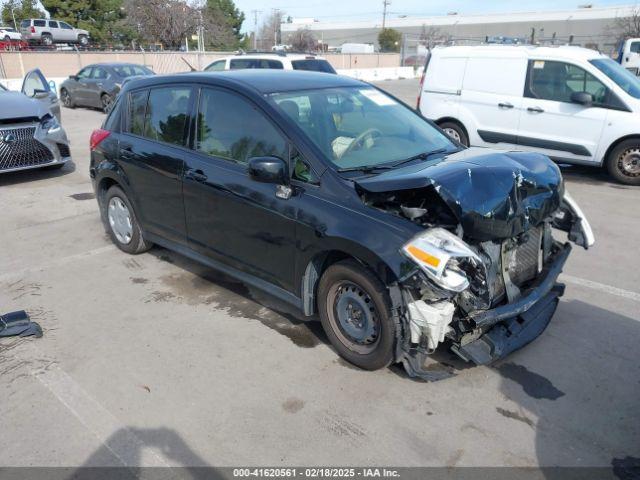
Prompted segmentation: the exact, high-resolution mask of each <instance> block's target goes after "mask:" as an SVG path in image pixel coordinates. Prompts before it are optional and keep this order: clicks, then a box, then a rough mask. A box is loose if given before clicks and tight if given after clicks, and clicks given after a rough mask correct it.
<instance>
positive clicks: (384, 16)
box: [382, 0, 391, 30]
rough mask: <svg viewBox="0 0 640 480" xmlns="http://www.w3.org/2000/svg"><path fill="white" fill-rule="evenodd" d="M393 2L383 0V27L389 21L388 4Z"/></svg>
mask: <svg viewBox="0 0 640 480" xmlns="http://www.w3.org/2000/svg"><path fill="white" fill-rule="evenodd" d="M390 4H391V0H382V29H383V30H384V27H385V25H386V23H387V6H389V5H390Z"/></svg>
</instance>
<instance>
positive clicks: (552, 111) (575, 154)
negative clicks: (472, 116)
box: [518, 59, 614, 163]
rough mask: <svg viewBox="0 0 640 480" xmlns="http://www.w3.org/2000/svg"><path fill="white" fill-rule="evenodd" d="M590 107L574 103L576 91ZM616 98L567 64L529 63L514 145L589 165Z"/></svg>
mask: <svg viewBox="0 0 640 480" xmlns="http://www.w3.org/2000/svg"><path fill="white" fill-rule="evenodd" d="M581 92H585V93H588V94H590V95H591V96H592V98H593V104H592V105H583V104H580V103H576V101H575V100H576V96H575V94H576V93H581ZM613 95H614V94H613V93H612V92H611V91H610V90H609V89H608V88H607V87H606V86H605V85H604V84H603V83H602V82H601V81H600V80H598V79H597V78H596V77H595V76H594V75H592V74H591V73H589V72H587V71H586V70H585V69H583V68H582V67H579V66H577V65H574V64H572V63H568V62H562V61H555V60H554V61H550V60H535V59H532V60H529V65H528V69H527V79H526V82H525V89H524V99H523V103H522V112H521V114H520V126H519V128H518V145H519V147H520V148H522V149H524V150H532V151H538V152H541V153H544V154H546V155H549V156H550V157H551V158H553V159H556V160H565V161H569V162H572V163H593V162H597V159H596V158H595V155H596V152H597V150H598V144H599V141H600V137H601V135H602V131H603V128H604V123H605V120H606V118H607V111H608V110H607V108H609V106H610V104H611V102H612V98H613V97H612V96H613Z"/></svg>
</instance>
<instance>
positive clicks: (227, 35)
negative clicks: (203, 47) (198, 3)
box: [204, 0, 245, 49]
mask: <svg viewBox="0 0 640 480" xmlns="http://www.w3.org/2000/svg"><path fill="white" fill-rule="evenodd" d="M204 15H205V16H206V17H207V19H206V23H207V24H208V25H207V26H208V27H211V30H212V32H211V33H213V38H210V39H209V43H210V44H211V45H212V46H214V47H216V48H227V49H235V48H238V46H240V45H241V43H242V42H243V37H244V35H243V34H242V33H240V29H241V28H242V23H243V22H244V18H245V17H244V12H241V11H240V10H239V9H237V8H236V5H235V3H233V0H207V3H206V5H205V8H204Z"/></svg>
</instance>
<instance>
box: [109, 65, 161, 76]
mask: <svg viewBox="0 0 640 480" xmlns="http://www.w3.org/2000/svg"><path fill="white" fill-rule="evenodd" d="M113 70H114V71H115V72H116V74H117V75H118V76H119V77H122V78H127V77H135V76H139V75H153V72H152V71H151V70H149V69H148V68H147V67H143V66H142V65H117V66H114V67H113Z"/></svg>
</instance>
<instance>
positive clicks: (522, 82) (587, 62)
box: [418, 46, 640, 185]
mask: <svg viewBox="0 0 640 480" xmlns="http://www.w3.org/2000/svg"><path fill="white" fill-rule="evenodd" d="M420 88H421V91H420V96H419V98H418V108H419V110H420V112H421V113H422V115H423V116H425V117H426V118H429V119H431V120H433V121H435V122H436V123H437V124H438V125H439V126H440V127H441V128H442V129H443V130H445V131H446V132H447V133H448V134H449V135H450V136H451V137H453V138H454V139H456V140H458V141H459V142H460V143H462V144H465V145H474V146H487V147H493V148H505V149H516V150H531V151H536V152H540V153H544V154H546V155H548V156H549V157H551V158H552V159H554V160H556V161H559V162H563V163H577V164H586V165H603V164H604V165H606V167H607V168H608V170H609V173H610V174H611V175H612V176H613V177H614V178H615V179H616V180H618V181H620V182H622V183H626V184H630V185H640V115H639V113H640V80H639V79H638V78H637V77H636V76H635V75H633V74H632V73H631V72H629V71H628V70H626V69H625V68H623V67H622V66H620V64H618V63H616V62H615V61H613V60H612V59H611V58H609V57H606V56H604V55H601V54H599V53H598V52H596V51H594V50H588V49H585V48H579V47H569V46H566V47H535V46H474V47H443V48H435V49H434V50H432V51H431V54H430V56H429V58H428V60H427V63H426V66H425V72H424V75H423V77H422V81H421V87H420Z"/></svg>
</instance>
